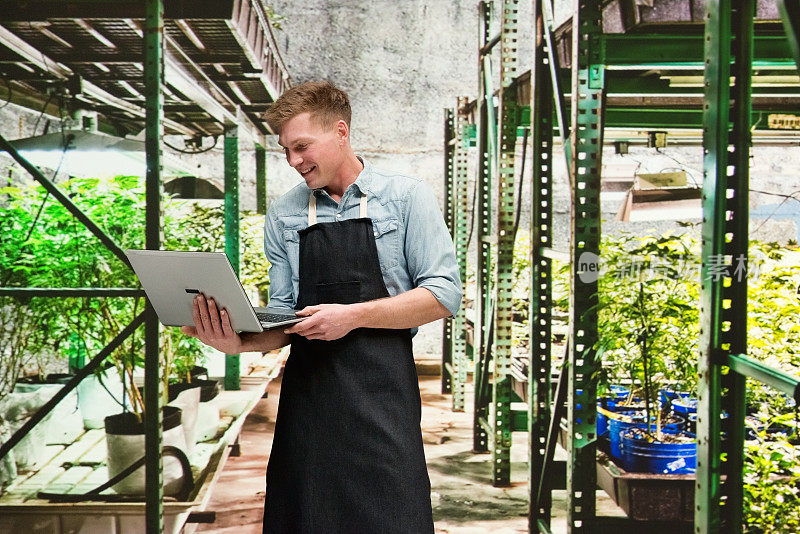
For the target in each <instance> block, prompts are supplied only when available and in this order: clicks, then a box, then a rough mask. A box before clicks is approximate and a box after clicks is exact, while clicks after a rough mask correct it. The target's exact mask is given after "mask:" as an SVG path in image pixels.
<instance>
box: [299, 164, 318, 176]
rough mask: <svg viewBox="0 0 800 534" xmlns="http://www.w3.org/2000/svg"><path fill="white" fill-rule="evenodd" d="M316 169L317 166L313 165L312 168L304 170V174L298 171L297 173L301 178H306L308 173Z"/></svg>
mask: <svg viewBox="0 0 800 534" xmlns="http://www.w3.org/2000/svg"><path fill="white" fill-rule="evenodd" d="M316 168H317V166H316V165H314V166H313V167H311V168H310V169H308V170H306V171H305V172H303V171H298V172H299V173H300V176H302V177H303V178H305V177H306V176H308V175H309V173H310V172H311V171H313V170H314V169H316Z"/></svg>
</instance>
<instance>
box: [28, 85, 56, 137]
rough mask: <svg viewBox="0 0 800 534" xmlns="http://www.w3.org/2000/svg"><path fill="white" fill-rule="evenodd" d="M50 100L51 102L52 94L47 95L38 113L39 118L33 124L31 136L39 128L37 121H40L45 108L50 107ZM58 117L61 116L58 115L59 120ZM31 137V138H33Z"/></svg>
mask: <svg viewBox="0 0 800 534" xmlns="http://www.w3.org/2000/svg"><path fill="white" fill-rule="evenodd" d="M52 100H53V93H50V94H49V95H47V100H45V102H44V106H42V111H41V112H40V113H39V116H38V117H37V118H36V122H35V123H33V136H35V135H36V130H37V129H38V128H39V121H40V120H42V117H43V116H44V112H45V110H46V109H47V106H49V105H50V102H51V101H52ZM60 115H61V113H59V118H61V117H60ZM33 136H31V137H33Z"/></svg>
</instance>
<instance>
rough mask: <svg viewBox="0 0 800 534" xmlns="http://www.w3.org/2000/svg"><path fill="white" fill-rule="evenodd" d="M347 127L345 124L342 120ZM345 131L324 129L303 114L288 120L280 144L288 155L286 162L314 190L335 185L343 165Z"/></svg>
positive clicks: (306, 114)
mask: <svg viewBox="0 0 800 534" xmlns="http://www.w3.org/2000/svg"><path fill="white" fill-rule="evenodd" d="M340 123H341V124H342V125H344V122H343V121H340ZM343 135H346V130H345V131H344V133H343V132H342V128H341V126H340V125H339V124H337V125H335V126H334V127H332V128H323V127H322V126H320V125H319V124H317V122H316V121H314V120H312V118H311V114H309V113H301V114H299V115H296V116H294V117H292V118H291V119H289V120H288V121H286V123H284V125H283V127H282V128H281V132H280V135H279V136H278V143H280V145H281V146H282V147H283V148H284V151H285V152H286V161H288V162H289V165H291V166H292V167H294V169H295V170H296V171H297V172H299V173H300V176H302V177H303V179H304V180H305V181H306V184H307V185H308V187H309V188H311V189H319V188H321V187H326V186H327V185H329V184H331V183H332V181H333V179H334V178H335V176H336V170H337V169H338V168H339V166H340V165H341V163H342V160H343V151H342V142H341V141H342V139H343Z"/></svg>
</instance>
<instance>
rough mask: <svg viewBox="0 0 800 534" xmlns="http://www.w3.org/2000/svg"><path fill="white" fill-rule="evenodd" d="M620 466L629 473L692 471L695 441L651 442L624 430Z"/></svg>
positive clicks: (695, 464)
mask: <svg viewBox="0 0 800 534" xmlns="http://www.w3.org/2000/svg"><path fill="white" fill-rule="evenodd" d="M666 433H670V432H666ZM622 467H623V469H625V471H628V472H629V473H660V474H665V475H685V474H690V473H694V472H695V470H696V469H697V442H696V441H693V442H691V443H661V442H658V441H655V442H652V443H651V442H649V441H648V440H646V439H641V438H638V437H635V436H632V435H630V434H629V433H628V432H627V431H626V432H623V434H622Z"/></svg>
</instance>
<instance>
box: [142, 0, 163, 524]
mask: <svg viewBox="0 0 800 534" xmlns="http://www.w3.org/2000/svg"><path fill="white" fill-rule="evenodd" d="M145 10H146V12H145V25H144V85H145V154H146V162H147V171H146V177H145V198H146V207H145V217H146V221H145V246H146V247H147V248H148V249H152V250H158V249H160V248H161V139H162V137H163V133H164V127H163V118H164V97H163V93H162V87H163V83H164V4H163V1H162V0H147V2H146V5H145ZM145 313H146V315H145V336H144V337H145V350H144V383H145V398H144V403H145V414H144V428H145V444H144V449H145V457H146V458H147V460H146V462H145V492H146V496H145V529H146V531H147V534H160V533H161V532H162V530H163V523H164V488H163V473H162V465H163V462H162V457H161V441H162V431H161V423H162V415H161V404H162V390H163V388H162V383H163V380H162V373H163V372H164V371H163V368H162V366H161V362H160V361H159V360H160V358H159V328H160V325H159V322H158V316H157V315H156V313H155V310H154V309H153V306H152V305H151V304H150V301H149V300H148V301H147V308H146V311H145Z"/></svg>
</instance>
